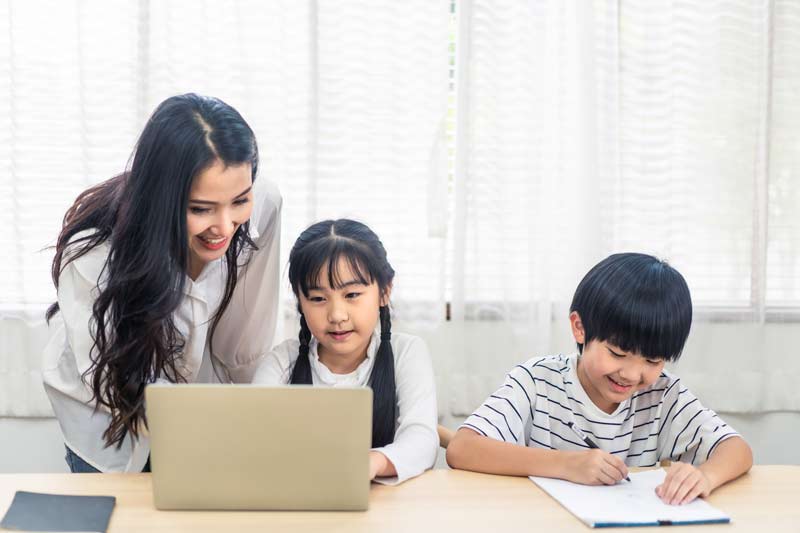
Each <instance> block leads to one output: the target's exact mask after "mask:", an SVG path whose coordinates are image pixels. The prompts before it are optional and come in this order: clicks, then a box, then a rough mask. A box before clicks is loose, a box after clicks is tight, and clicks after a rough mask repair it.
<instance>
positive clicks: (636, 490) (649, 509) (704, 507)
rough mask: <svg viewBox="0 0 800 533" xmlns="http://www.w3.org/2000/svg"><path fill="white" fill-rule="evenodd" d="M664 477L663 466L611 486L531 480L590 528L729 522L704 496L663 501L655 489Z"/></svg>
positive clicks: (548, 479) (547, 479) (540, 479)
mask: <svg viewBox="0 0 800 533" xmlns="http://www.w3.org/2000/svg"><path fill="white" fill-rule="evenodd" d="M664 476H666V472H665V471H664V470H663V469H661V468H659V469H657V470H647V471H643V472H633V473H631V474H630V478H631V482H630V483H628V482H627V481H623V482H621V483H617V484H616V485H611V486H606V485H601V486H589V485H579V484H577V483H572V482H570V481H564V480H562V479H550V478H543V477H535V476H531V478H530V479H531V481H533V482H534V483H536V484H537V485H538V486H539V487H541V488H542V489H543V490H544V491H545V492H547V493H548V494H549V495H550V496H552V497H553V498H555V499H556V500H557V501H558V502H559V503H560V504H561V505H563V506H564V507H565V508H566V509H567V510H568V511H569V512H571V513H572V514H574V515H575V516H576V517H578V518H579V519H580V520H582V521H583V522H585V523H586V524H588V525H589V526H591V527H610V526H629V525H642V526H653V525H662V524H663V525H667V524H672V525H679V524H697V523H725V522H730V517H728V516H727V515H726V514H725V513H723V512H721V511H720V510H718V509H716V508H714V507H712V506H711V505H710V504H709V503H708V502H706V501H704V500H701V499H697V500H695V501H693V502H691V503H688V504H686V505H667V504H665V503H663V502H662V501H661V500H660V499H659V498H658V496H656V493H655V488H656V487H657V486H658V485H660V484H661V483H662V482H663V481H664Z"/></svg>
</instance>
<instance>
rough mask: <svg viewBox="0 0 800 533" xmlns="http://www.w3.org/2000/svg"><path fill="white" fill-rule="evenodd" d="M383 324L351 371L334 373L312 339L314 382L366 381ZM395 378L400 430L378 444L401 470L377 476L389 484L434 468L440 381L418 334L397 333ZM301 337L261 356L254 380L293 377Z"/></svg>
mask: <svg viewBox="0 0 800 533" xmlns="http://www.w3.org/2000/svg"><path fill="white" fill-rule="evenodd" d="M379 339H380V330H379V329H376V331H375V332H374V333H373V334H372V338H371V339H370V343H369V346H368V348H367V357H366V359H364V361H363V362H362V363H361V364H360V365H359V366H358V368H356V370H355V371H353V372H351V373H349V374H334V373H333V372H331V371H330V369H329V368H328V367H326V366H325V365H324V364H323V363H322V362H321V361H320V360H319V355H318V353H317V347H318V342H317V339H315V338H312V339H311V342H310V343H309V351H308V355H309V360H310V362H311V376H312V381H313V384H314V385H315V386H327V387H365V386H367V383H368V381H369V377H370V374H371V373H372V366H373V364H374V362H375V356H376V354H377V352H378V345H379V342H380V340H379ZM391 343H392V351H393V352H394V368H395V383H396V387H397V408H398V409H397V411H398V417H397V421H396V425H395V428H396V431H395V437H394V441H393V442H392V443H391V444H388V445H386V446H383V447H381V448H373V450H375V451H378V452H381V453H382V454H384V455H385V456H386V457H387V458H388V459H389V460H390V461H391V462H392V464H393V465H394V467H395V469H396V470H397V477H392V478H378V479H376V480H375V481H377V482H379V483H384V484H396V483H401V482H403V481H405V480H407V479H409V478H412V477H414V476H418V475H419V474H421V473H422V472H424V471H425V470H427V469H429V468H431V467H432V466H433V463H434V462H435V461H436V453H437V451H438V448H439V437H438V433H437V432H436V424H437V418H438V417H437V407H436V384H435V380H434V376H433V366H432V364H431V359H430V355H429V354H428V348H427V346H426V345H425V341H423V340H422V339H420V338H419V337H414V336H412V335H406V334H403V333H394V332H393V333H392V340H391ZM299 348H300V342H299V341H298V340H296V339H289V340H287V341H284V342H282V343H281V344H279V345H278V346H276V347H275V348H273V349H272V351H271V352H270V353H269V354H268V355H267V357H265V358H264V359H263V361H261V363H260V365H259V367H258V370H257V371H256V373H255V377H254V378H253V383H259V384H265V385H285V384H288V383H289V380H290V378H291V373H292V368H294V362H295V360H297V356H298V353H299Z"/></svg>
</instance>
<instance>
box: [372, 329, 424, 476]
mask: <svg viewBox="0 0 800 533" xmlns="http://www.w3.org/2000/svg"><path fill="white" fill-rule="evenodd" d="M397 347H398V349H402V350H403V351H402V353H399V354H397V356H396V357H395V381H396V383H397V407H398V414H399V416H398V421H399V425H398V427H397V431H396V432H395V436H394V442H392V443H391V444H389V445H387V446H384V447H382V448H376V449H374V450H372V452H370V467H371V468H375V469H376V471H377V477H378V478H381V477H383V478H395V476H396V479H384V480H379V481H381V482H383V483H400V482H402V481H405V480H406V479H409V478H412V477H414V476H418V475H419V474H421V473H422V472H424V471H425V470H427V469H428V468H431V467H432V466H433V463H434V462H435V461H436V453H437V451H438V449H439V436H438V434H437V433H436V423H437V418H438V416H437V406H436V384H435V382H434V377H433V366H432V364H431V360H430V355H428V348H427V346H426V345H425V343H424V342H423V341H422V339H419V338H415V337H412V338H411V339H410V342H408V343H407V344H403V343H398V344H397ZM376 453H377V454H379V455H382V456H384V457H385V459H386V460H385V461H384V460H383V459H382V458H381V457H379V456H376V455H375V454H376Z"/></svg>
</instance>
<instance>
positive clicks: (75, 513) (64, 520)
mask: <svg viewBox="0 0 800 533" xmlns="http://www.w3.org/2000/svg"><path fill="white" fill-rule="evenodd" d="M115 503H116V498H114V497H113V496H63V495H60V494H40V493H36V492H22V491H17V493H16V494H14V501H12V502H11V507H9V509H8V511H7V512H6V516H5V517H4V518H3V521H2V522H0V527H3V528H5V529H10V530H17V531H97V532H100V533H105V531H106V530H107V529H108V522H109V520H110V519H111V511H113V510H114V504H115Z"/></svg>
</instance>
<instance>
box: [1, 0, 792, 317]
mask: <svg viewBox="0 0 800 533" xmlns="http://www.w3.org/2000/svg"><path fill="white" fill-rule="evenodd" d="M451 7H452V8H454V9H453V13H452V14H451V13H450V10H451ZM798 9H800V7H798V5H797V3H796V2H792V1H789V0H775V1H772V2H756V1H751V0H740V1H729V2H722V3H706V2H703V3H697V2H674V1H656V2H650V1H648V2H644V1H629V0H625V1H622V2H617V1H613V2H612V1H609V0H595V1H594V2H591V3H585V2H555V1H552V2H517V1H510V0H509V1H503V0H472V1H469V0H464V1H460V2H454V3H451V2H447V1H442V2H424V1H418V2H402V3H398V2H386V3H382V4H380V6H375V5H374V4H372V3H370V2H358V1H348V2H318V3H312V2H268V3H264V2H255V1H253V2H234V1H228V2H210V1H209V2H187V1H169V2H145V3H142V2H133V1H119V2H104V3H84V2H46V1H33V2H27V1H26V2H23V1H21V0H12V1H9V2H5V3H3V4H2V5H0V97H2V98H0V100H2V102H3V103H4V105H2V106H0V140H1V141H2V142H0V222H2V223H3V227H4V228H7V230H6V231H3V232H2V236H1V237H0V246H3V247H4V248H3V249H4V250H6V251H7V252H6V253H7V260H6V261H3V262H2V264H0V306H2V307H3V308H4V309H10V308H15V307H19V306H24V305H42V304H45V303H48V302H50V301H52V300H53V298H54V293H53V289H52V285H51V283H50V281H49V262H50V258H51V252H49V251H45V252H40V250H41V249H42V248H44V247H46V246H48V245H50V244H52V243H53V242H54V239H55V236H56V235H57V232H58V228H59V227H60V222H61V217H62V216H63V214H64V212H65V210H66V208H67V207H68V206H69V205H70V203H71V202H72V200H73V199H74V197H75V196H76V195H77V194H78V193H79V192H80V191H81V190H83V189H84V188H86V187H87V186H89V185H91V184H93V183H97V182H99V181H101V180H103V179H106V178H108V177H110V176H111V175H114V174H116V173H118V172H120V171H122V170H123V169H124V166H125V162H126V161H127V159H128V156H129V155H130V152H131V149H132V147H133V143H134V141H135V138H136V135H137V134H138V133H139V131H140V130H141V127H142V126H143V123H144V120H145V119H146V117H147V116H148V115H149V113H150V112H151V111H152V109H153V108H154V106H155V105H156V104H157V103H158V102H160V101H161V100H163V99H164V98H166V97H167V96H169V95H172V94H176V93H180V92H185V91H196V92H200V93H205V94H213V95H217V96H220V97H221V98H223V99H225V100H227V101H228V102H229V103H231V104H233V105H234V106H236V107H237V108H238V109H239V110H240V111H241V112H242V114H243V115H244V116H245V118H246V119H247V120H248V121H249V122H250V123H251V125H253V127H254V129H255V130H256V134H257V136H258V139H259V142H260V146H261V152H262V176H263V177H264V178H266V179H273V180H275V181H277V182H278V183H279V185H280V186H281V189H282V192H283V195H284V198H285V206H286V211H285V218H284V225H283V232H284V233H283V240H282V244H283V249H284V250H288V249H289V247H290V246H291V244H292V242H293V241H294V239H295V238H296V236H297V235H298V233H299V232H300V230H301V229H302V228H304V227H305V226H307V225H308V224H310V223H311V222H313V221H316V220H319V219H321V218H326V217H341V216H350V217H354V218H359V219H361V220H364V221H365V222H367V223H369V224H370V225H372V226H373V227H374V229H375V230H376V231H377V232H378V233H379V235H381V237H382V238H383V240H384V242H385V244H386V247H387V249H388V251H389V256H390V259H391V260H392V261H393V263H394V264H395V267H396V270H397V271H398V279H397V287H396V289H397V290H396V293H395V297H396V298H395V300H396V303H397V305H398V311H399V312H401V313H406V316H409V317H414V316H416V317H417V318H421V319H424V320H432V321H436V320H440V319H441V318H442V314H443V310H444V304H443V302H444V301H445V300H448V301H452V302H454V306H455V312H456V315H457V316H471V317H476V318H479V319H482V318H489V317H493V319H496V318H497V317H498V316H510V315H513V316H514V317H515V320H517V321H521V322H524V321H525V320H526V317H527V318H531V317H532V316H533V315H537V316H544V315H543V314H542V313H544V314H547V313H545V312H544V311H543V310H544V309H545V308H546V307H547V306H544V307H543V304H544V303H548V302H549V303H553V302H554V303H556V304H558V305H563V304H564V302H566V301H567V300H568V299H569V297H570V296H571V291H572V289H573V288H574V285H575V283H576V282H577V280H578V279H579V277H580V276H581V275H582V274H583V272H585V270H586V268H588V266H590V265H591V264H593V263H594V262H595V261H596V260H598V259H599V258H601V257H603V256H604V255H606V254H608V253H610V252H613V251H620V250H634V249H635V250H643V251H650V252H653V253H656V254H659V255H662V256H664V257H666V258H668V259H670V260H671V261H672V262H673V263H674V264H675V265H676V266H677V267H678V268H680V269H681V271H682V272H684V274H685V275H686V277H687V279H688V280H689V283H690V286H691V288H692V291H693V294H694V297H695V302H696V304H697V305H698V307H699V308H701V309H705V310H708V312H711V313H712V314H713V313H722V314H724V313H725V312H730V311H735V312H736V313H739V314H741V315H743V316H758V315H759V313H760V312H766V313H767V315H768V316H769V312H770V311H776V312H777V311H780V312H785V313H788V314H787V315H786V316H791V315H792V313H793V312H796V311H797V310H798V308H800V281H798V280H800V259H799V258H800V253H799V252H800V250H798V247H800V245H799V244H798V242H800V222H798V220H800V217H798V216H797V215H796V213H797V212H798V208H800V185H799V183H800V178H798V172H800V160H799V159H798V158H799V157H800V156H798V153H800V151H798V149H797V148H798V143H800V141H799V140H798V136H799V135H800V133H798V132H799V131H800V125H798V123H799V122H800V109H799V106H798V104H797V102H798V101H800V100H798V98H797V94H798V85H800V81H799V79H800V74H799V71H798V68H797V67H796V66H795V64H796V61H793V58H796V57H797V52H798V46H800V45H798V42H799V41H800V37H798V35H799V34H800V23H798ZM456 17H462V20H463V21H465V22H466V24H463V25H459V26H458V27H459V30H458V32H457V34H455V35H454V30H453V25H454V21H455V18H456ZM451 46H452V47H453V49H454V51H452V54H453V56H454V57H458V58H460V60H459V61H456V62H455V65H454V66H452V65H450V64H448V60H452V59H453V58H450V57H448V47H451ZM449 69H452V70H453V78H454V80H457V81H456V82H455V83H453V85H452V88H451V90H450V92H449V93H448V90H447V87H448V82H449V80H448V70H449ZM454 101H455V102H457V103H455V104H454V103H453V102H454ZM448 106H449V111H450V116H449V121H450V122H449V123H451V124H452V123H455V124H458V126H457V128H456V130H457V131H453V127H452V125H451V126H448V115H447V113H448ZM448 135H449V136H450V137H454V138H455V137H457V139H458V141H457V142H455V141H451V144H450V145H449V146H448V144H447V136H448ZM448 158H450V164H451V165H453V166H454V168H455V172H454V174H453V175H452V177H451V179H450V180H448V179H447V175H448ZM453 160H455V163H453ZM290 300H291V299H289V298H287V301H290ZM531 302H533V304H531ZM511 304H514V305H517V307H515V308H514V309H515V310H514V312H513V313H512V312H510V311H509V310H510V309H511V307H509V306H510V305H511ZM529 304H531V305H529ZM520 306H521V307H520ZM468 307H469V309H467V308H468ZM520 310H521V311H520Z"/></svg>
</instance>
